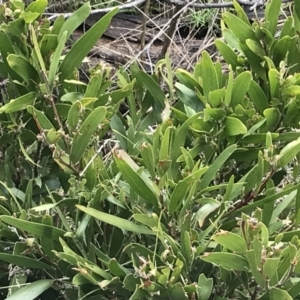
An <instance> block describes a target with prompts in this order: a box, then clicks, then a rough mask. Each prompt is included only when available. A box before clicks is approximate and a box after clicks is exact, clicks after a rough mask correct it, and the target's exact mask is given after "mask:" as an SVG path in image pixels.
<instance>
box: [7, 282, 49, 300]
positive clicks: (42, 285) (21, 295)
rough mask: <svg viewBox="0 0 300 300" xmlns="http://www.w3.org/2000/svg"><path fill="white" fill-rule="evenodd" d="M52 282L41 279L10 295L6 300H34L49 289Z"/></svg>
mask: <svg viewBox="0 0 300 300" xmlns="http://www.w3.org/2000/svg"><path fill="white" fill-rule="evenodd" d="M53 283H54V280H52V279H42V280H38V281H35V282H33V283H30V284H28V285H27V286H24V287H22V288H20V289H19V290H17V291H16V292H14V293H13V294H12V295H10V296H9V297H7V298H6V300H24V299H26V300H34V299H36V298H37V297H38V296H39V295H41V294H42V293H43V292H44V291H46V290H47V289H49V288H50V287H51V286H52V284H53Z"/></svg>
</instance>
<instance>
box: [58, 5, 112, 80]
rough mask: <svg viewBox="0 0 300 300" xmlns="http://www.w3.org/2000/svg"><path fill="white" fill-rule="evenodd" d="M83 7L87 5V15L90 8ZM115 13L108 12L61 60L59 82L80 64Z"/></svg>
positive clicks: (62, 30) (63, 29) (63, 27)
mask: <svg viewBox="0 0 300 300" xmlns="http://www.w3.org/2000/svg"><path fill="white" fill-rule="evenodd" d="M85 5H87V7H88V9H87V13H88V14H89V10H90V6H89V4H84V5H83V6H82V7H84V6H85ZM77 12H78V11H77ZM77 12H76V13H77ZM117 12H118V10H117V9H114V10H112V11H111V12H109V13H108V14H106V15H105V16H104V17H103V18H101V19H100V20H99V21H98V22H97V23H96V24H95V25H94V26H93V27H92V28H91V29H90V30H88V31H87V32H86V33H85V34H84V35H83V36H82V37H81V38H80V39H79V40H78V41H77V42H76V43H75V44H74V45H73V47H72V48H71V50H70V51H69V52H68V54H67V55H66V57H65V59H64V60H63V62H62V64H61V66H60V72H61V75H60V80H61V81H62V80H64V79H67V78H68V77H69V76H70V75H71V74H72V72H73V70H74V69H75V68H77V67H78V66H79V65H80V64H81V63H82V61H83V59H84V58H85V57H86V56H87V55H88V53H89V51H90V50H91V49H92V47H93V46H94V45H95V44H96V42H97V41H98V40H99V38H100V37H101V36H102V34H103V33H104V31H105V30H106V28H107V27H108V25H109V23H110V21H111V19H112V17H113V16H114V15H115V14H116V13H117ZM76 13H75V14H76ZM75 14H74V15H75ZM74 15H73V16H74ZM70 19H71V18H70ZM70 19H68V20H67V21H66V23H65V24H67V22H68V21H70ZM82 22H83V20H82V18H80V24H81V23H82ZM65 24H64V25H63V26H62V28H61V32H62V33H63V32H64V31H65V30H66V29H65V27H66V26H67V25H65ZM80 24H78V25H77V26H76V27H75V28H77V27H78V26H79V25H80ZM68 26H69V25H68ZM72 26H73V25H72ZM75 28H74V29H75ZM68 34H69V32H68ZM67 37H68V35H67Z"/></svg>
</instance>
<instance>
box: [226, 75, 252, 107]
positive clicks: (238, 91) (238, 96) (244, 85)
mask: <svg viewBox="0 0 300 300" xmlns="http://www.w3.org/2000/svg"><path fill="white" fill-rule="evenodd" d="M251 77H252V75H251V73H250V72H243V73H241V74H240V75H238V77H237V78H236V79H235V81H234V83H233V89H232V98H231V103H230V105H231V106H232V107H233V108H234V107H235V106H236V105H238V104H241V103H242V102H243V100H244V97H245V95H246V93H247V91H248V89H249V86H250V82H251Z"/></svg>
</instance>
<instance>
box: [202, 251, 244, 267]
mask: <svg viewBox="0 0 300 300" xmlns="http://www.w3.org/2000/svg"><path fill="white" fill-rule="evenodd" d="M200 258H201V259H202V260H204V261H206V262H210V263H212V264H215V265H217V266H220V267H223V268H225V269H229V270H235V271H246V270H247V268H249V266H248V262H247V261H246V260H245V259H244V258H243V257H242V256H240V255H237V254H233V253H217V252H212V253H205V254H204V255H201V256H200Z"/></svg>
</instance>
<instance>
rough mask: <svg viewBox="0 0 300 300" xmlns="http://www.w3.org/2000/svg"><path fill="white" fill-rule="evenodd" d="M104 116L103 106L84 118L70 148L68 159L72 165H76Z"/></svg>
mask: <svg viewBox="0 0 300 300" xmlns="http://www.w3.org/2000/svg"><path fill="white" fill-rule="evenodd" d="M105 115H106V108H105V107H103V106H100V107H97V108H96V109H95V110H93V111H92V112H91V114H90V115H89V116H88V117H87V118H86V120H85V121H84V122H83V124H82V125H81V127H80V128H79V130H78V132H77V134H76V136H75V138H74V140H73V143H72V147H71V152H70V159H71V161H72V163H73V164H76V163H77V162H78V161H79V160H80V159H81V157H82V155H83V154H84V151H85V150H86V149H87V146H88V144H89V143H90V141H91V137H92V135H93V133H94V132H95V131H96V129H97V127H98V126H99V125H100V123H101V122H102V121H103V119H104V118H105Z"/></svg>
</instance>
